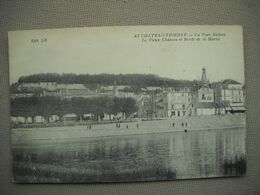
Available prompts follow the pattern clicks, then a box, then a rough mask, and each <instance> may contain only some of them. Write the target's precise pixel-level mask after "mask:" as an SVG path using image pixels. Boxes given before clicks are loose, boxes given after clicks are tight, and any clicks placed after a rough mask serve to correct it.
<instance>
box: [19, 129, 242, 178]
mask: <svg viewBox="0 0 260 195" xmlns="http://www.w3.org/2000/svg"><path fill="white" fill-rule="evenodd" d="M244 157H245V129H243V128H241V129H228V130H211V131H196V132H188V133H184V132H175V133H164V134H149V135H131V136H115V137H103V138H88V139H84V140H81V141H78V140H71V141H70V142H68V141H67V142H64V143H51V144H50V143H46V144H44V143H39V144H37V143H35V144H33V145H28V147H24V148H20V149H19V147H18V148H16V149H14V175H15V179H16V180H17V181H18V182H19V181H20V182H96V181H98V182H104V181H136V180H139V181H141V180H162V179H185V178H201V177H219V176H231V175H232V176H233V175H241V174H244V173H245V159H244Z"/></svg>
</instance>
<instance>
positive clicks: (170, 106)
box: [163, 87, 192, 117]
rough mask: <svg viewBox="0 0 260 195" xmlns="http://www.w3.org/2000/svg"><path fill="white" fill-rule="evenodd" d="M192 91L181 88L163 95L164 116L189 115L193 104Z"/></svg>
mask: <svg viewBox="0 0 260 195" xmlns="http://www.w3.org/2000/svg"><path fill="white" fill-rule="evenodd" d="M191 99H192V96H191V91H190V89H189V88H187V87H185V88H181V89H178V90H172V91H171V92H164V93H163V106H164V116H166V117H175V116H177V117H180V116H187V115H189V112H188V108H189V106H190V104H191Z"/></svg>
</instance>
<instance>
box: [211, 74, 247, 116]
mask: <svg viewBox="0 0 260 195" xmlns="http://www.w3.org/2000/svg"><path fill="white" fill-rule="evenodd" d="M215 102H216V104H217V105H219V106H221V105H222V107H224V112H225V113H241V112H242V113H243V112H245V105H244V102H245V94H244V90H243V85H242V84H241V83H239V82H237V81H234V80H232V79H226V80H223V81H220V82H218V83H216V84H215Z"/></svg>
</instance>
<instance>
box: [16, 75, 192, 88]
mask: <svg viewBox="0 0 260 195" xmlns="http://www.w3.org/2000/svg"><path fill="white" fill-rule="evenodd" d="M37 82H56V83H80V84H101V85H113V84H115V83H116V84H117V85H130V86H138V87H147V86H164V87H186V86H189V85H190V84H192V81H188V80H175V79H170V78H163V77H159V76H157V75H153V74H95V75H90V74H57V73H41V74H33V75H29V76H22V77H20V78H19V80H18V83H37Z"/></svg>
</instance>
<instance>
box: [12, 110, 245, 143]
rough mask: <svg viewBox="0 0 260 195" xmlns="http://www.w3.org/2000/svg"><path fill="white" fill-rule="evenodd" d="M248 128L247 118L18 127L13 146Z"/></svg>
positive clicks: (172, 119) (195, 118) (207, 118)
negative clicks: (83, 139) (95, 138)
mask: <svg viewBox="0 0 260 195" xmlns="http://www.w3.org/2000/svg"><path fill="white" fill-rule="evenodd" d="M232 128H245V115H244V114H240V115H223V116H203V117H202V116H201V117H183V118H167V119H164V120H153V121H141V120H140V121H132V122H124V123H120V128H119V127H118V126H117V125H116V124H115V123H109V124H95V125H93V124H92V125H91V129H90V128H89V126H88V125H76V126H64V127H47V128H17V129H13V130H12V140H13V144H19V143H21V144H22V143H31V142H53V141H55V142H56V141H69V140H73V139H74V140H75V139H77V140H80V139H82V138H91V137H107V136H125V135H137V134H154V133H171V132H192V131H206V130H216V129H232Z"/></svg>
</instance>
